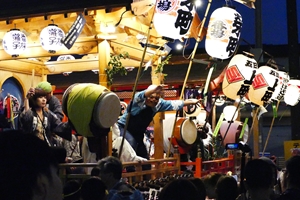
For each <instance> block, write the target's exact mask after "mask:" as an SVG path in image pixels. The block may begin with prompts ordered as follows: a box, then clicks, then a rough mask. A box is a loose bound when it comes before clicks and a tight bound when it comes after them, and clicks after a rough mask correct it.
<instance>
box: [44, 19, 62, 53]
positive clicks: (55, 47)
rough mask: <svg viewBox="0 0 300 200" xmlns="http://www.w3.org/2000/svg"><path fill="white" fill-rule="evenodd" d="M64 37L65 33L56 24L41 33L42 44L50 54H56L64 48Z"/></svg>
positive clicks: (50, 25)
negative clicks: (62, 40)
mask: <svg viewBox="0 0 300 200" xmlns="http://www.w3.org/2000/svg"><path fill="white" fill-rule="evenodd" d="M63 37H65V33H64V31H63V30H62V29H61V28H59V27H58V26H57V25H56V24H49V25H48V26H47V27H45V28H44V29H43V30H42V31H41V34H40V42H41V45H42V47H43V49H45V50H46V51H48V52H49V53H56V52H57V51H59V50H60V49H61V48H62V47H63V44H62V42H61V39H62V38H63Z"/></svg>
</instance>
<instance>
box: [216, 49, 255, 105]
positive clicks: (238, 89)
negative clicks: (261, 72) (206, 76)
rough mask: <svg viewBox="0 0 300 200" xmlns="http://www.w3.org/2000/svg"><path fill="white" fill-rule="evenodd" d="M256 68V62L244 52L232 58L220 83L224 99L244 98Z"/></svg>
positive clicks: (250, 55)
mask: <svg viewBox="0 0 300 200" xmlns="http://www.w3.org/2000/svg"><path fill="white" fill-rule="evenodd" d="M257 68H258V67H257V62H256V60H255V59H254V56H253V55H252V54H250V53H247V52H244V53H243V54H237V55H235V56H233V57H232V59H231V60H230V62H229V64H228V66H227V68H226V71H225V75H224V79H223V83H222V91H223V93H224V94H225V95H226V97H228V98H230V99H233V100H235V99H238V98H241V97H243V96H245V95H246V94H247V93H248V91H249V88H250V85H251V84H252V81H253V79H254V77H255V73H256V70H257Z"/></svg>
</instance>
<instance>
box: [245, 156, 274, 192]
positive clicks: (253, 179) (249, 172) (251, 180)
mask: <svg viewBox="0 0 300 200" xmlns="http://www.w3.org/2000/svg"><path fill="white" fill-rule="evenodd" d="M244 178H245V179H244V180H245V186H246V188H247V189H253V190H256V189H268V188H270V187H272V186H273V184H274V179H273V171H272V168H271V166H270V165H269V164H268V163H267V162H265V161H263V160H261V159H254V160H250V161H248V162H247V164H246V166H245V169H244Z"/></svg>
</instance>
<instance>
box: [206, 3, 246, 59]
mask: <svg viewBox="0 0 300 200" xmlns="http://www.w3.org/2000/svg"><path fill="white" fill-rule="evenodd" d="M242 24H243V21H242V16H241V15H240V14H239V13H238V12H237V11H236V10H235V9H234V8H231V7H228V6H224V7H222V8H218V9H216V10H215V11H214V12H213V13H212V14H211V17H210V20H209V24H208V28H207V33H206V40H205V50H206V52H207V54H209V55H210V56H211V57H213V58H217V59H221V60H224V59H228V58H230V57H231V56H233V54H234V52H235V51H236V47H237V45H238V41H239V39H240V35H241V29H242Z"/></svg>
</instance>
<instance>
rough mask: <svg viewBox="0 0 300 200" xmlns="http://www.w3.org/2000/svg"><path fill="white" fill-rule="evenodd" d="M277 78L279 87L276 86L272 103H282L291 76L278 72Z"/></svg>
mask: <svg viewBox="0 0 300 200" xmlns="http://www.w3.org/2000/svg"><path fill="white" fill-rule="evenodd" d="M276 76H277V77H278V85H277V86H276V88H275V90H274V92H273V94H272V96H271V100H272V101H281V100H283V98H284V94H285V92H286V88H287V86H288V82H289V80H290V76H289V75H288V74H287V73H286V72H283V71H277V73H276Z"/></svg>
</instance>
